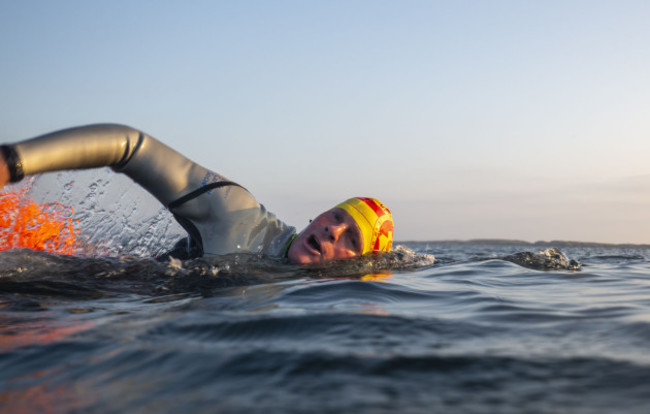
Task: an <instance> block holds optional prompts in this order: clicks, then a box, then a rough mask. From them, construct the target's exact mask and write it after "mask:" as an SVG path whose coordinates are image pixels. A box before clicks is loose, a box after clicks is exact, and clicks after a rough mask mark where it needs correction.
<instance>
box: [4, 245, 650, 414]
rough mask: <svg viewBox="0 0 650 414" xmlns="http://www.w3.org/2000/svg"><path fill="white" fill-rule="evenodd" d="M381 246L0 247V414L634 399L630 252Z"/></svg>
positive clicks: (508, 407) (453, 407)
mask: <svg viewBox="0 0 650 414" xmlns="http://www.w3.org/2000/svg"><path fill="white" fill-rule="evenodd" d="M398 244H399V245H400V246H401V247H399V248H398V249H397V251H396V253H393V254H392V255H389V257H379V258H370V259H364V260H356V261H352V262H347V263H340V264H336V265H333V266H329V267H326V268H313V269H301V268H298V267H295V266H291V265H288V264H286V263H283V262H281V261H278V260H273V259H269V258H264V257H259V256H250V255H231V256H224V257H218V258H209V259H201V260H194V261H186V262H181V261H172V262H168V263H159V262H156V261H155V260H153V259H147V258H138V257H129V256H119V257H110V258H108V257H107V258H98V257H94V258H88V257H86V258H84V257H73V256H62V255H53V254H49V253H42V252H33V251H29V250H13V251H6V252H0V412H3V413H5V412H6V413H12V412H17V413H22V412H29V413H31V412H40V413H82V412H83V413H85V412H98V413H124V412H129V413H149V412H156V413H159V412H160V413H176V412H195V413H214V412H219V413H241V412H252V413H258V412H259V413H312V412H316V413H341V412H363V413H394V412H399V413H431V412H444V413H449V412H454V413H610V412H611V413H620V412H625V413H647V412H650V381H649V379H650V352H649V351H648V349H649V345H648V344H649V343H650V250H649V249H648V248H640V247H638V248H635V247H626V248H623V247H611V246H610V247H607V246H602V247H585V246H577V247H575V246H573V247H572V246H560V247H559V250H553V249H549V248H548V247H547V246H533V245H526V244H516V243H512V244H508V243H505V242H503V243H488V242H476V243H436V242H429V243H425V242H418V243H398ZM522 252H530V253H531V254H524V255H522V254H521V253H522ZM432 256H434V257H435V259H433V257H432ZM571 260H573V262H571Z"/></svg>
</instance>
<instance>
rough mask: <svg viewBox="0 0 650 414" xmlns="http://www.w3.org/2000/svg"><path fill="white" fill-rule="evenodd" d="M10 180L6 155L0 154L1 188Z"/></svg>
mask: <svg viewBox="0 0 650 414" xmlns="http://www.w3.org/2000/svg"><path fill="white" fill-rule="evenodd" d="M8 182H9V167H7V162H6V161H5V159H4V157H3V156H2V155H0V189H1V188H2V187H4V186H5V184H7V183H8Z"/></svg>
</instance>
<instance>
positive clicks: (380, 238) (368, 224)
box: [336, 197, 393, 254]
mask: <svg viewBox="0 0 650 414" xmlns="http://www.w3.org/2000/svg"><path fill="white" fill-rule="evenodd" d="M336 207H337V208H340V209H343V210H345V211H346V212H347V213H348V214H350V216H352V218H353V219H354V221H355V222H356V223H357V225H358V226H359V229H360V230H361V234H362V236H363V251H362V253H361V254H366V253H368V252H371V251H385V252H387V251H390V248H391V246H392V245H393V217H392V215H391V213H390V210H388V208H387V207H386V206H385V205H383V204H382V203H381V202H380V201H379V200H377V199H375V198H369V197H354V198H351V199H349V200H346V201H344V202H342V203H341V204H339V205H337V206H336Z"/></svg>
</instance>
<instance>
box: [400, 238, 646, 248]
mask: <svg viewBox="0 0 650 414" xmlns="http://www.w3.org/2000/svg"><path fill="white" fill-rule="evenodd" d="M400 243H417V244H425V243H435V244H491V245H513V244H516V245H525V246H539V247H619V248H637V249H639V248H644V249H648V248H650V244H634V243H598V242H580V241H569V240H551V241H543V240H539V241H536V242H528V241H525V240H511V239H469V240H400V241H396V242H395V244H400Z"/></svg>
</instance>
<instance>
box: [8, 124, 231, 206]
mask: <svg viewBox="0 0 650 414" xmlns="http://www.w3.org/2000/svg"><path fill="white" fill-rule="evenodd" d="M0 150H1V151H0V154H2V156H1V157H0V188H2V186H4V185H5V184H6V183H7V182H8V181H11V182H16V181H20V180H21V179H22V178H23V177H24V176H28V175H32V174H37V173H43V172H48V171H60V170H73V169H87V168H96V167H112V168H113V169H114V170H115V171H118V172H122V173H125V174H127V175H128V176H129V177H131V178H132V179H133V180H134V181H135V182H137V183H138V184H140V185H141V186H142V187H144V188H145V189H146V190H147V191H149V192H150V193H151V194H153V195H154V196H155V197H156V198H157V199H158V200H159V201H160V202H161V203H163V205H165V206H169V204H170V203H171V202H173V201H175V200H177V199H178V198H179V197H182V196H184V195H186V194H187V193H190V192H192V191H193V190H195V189H197V188H199V187H201V186H202V185H204V184H205V181H206V179H207V178H211V179H212V180H214V179H215V178H216V179H217V180H225V178H224V177H221V176H219V175H217V174H215V173H212V172H211V171H209V170H207V169H206V168H203V167H201V166H200V165H198V164H196V163H194V162H192V161H191V160H189V159H188V158H186V157H185V156H183V155H181V154H180V153H178V152H176V151H175V150H173V149H171V148H169V147H168V146H166V145H165V144H163V143H161V142H160V141H158V140H156V139H154V138H152V137H150V136H149V135H147V134H145V133H143V132H141V131H138V130H136V129H134V128H131V127H128V126H124V125H117V124H98V125H88V126H82V127H76V128H70V129H64V130H61V131H57V132H53V133H50V134H46V135H42V136H39V137H36V138H33V139H30V140H27V141H22V142H18V143H15V144H11V145H2V146H0Z"/></svg>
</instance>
